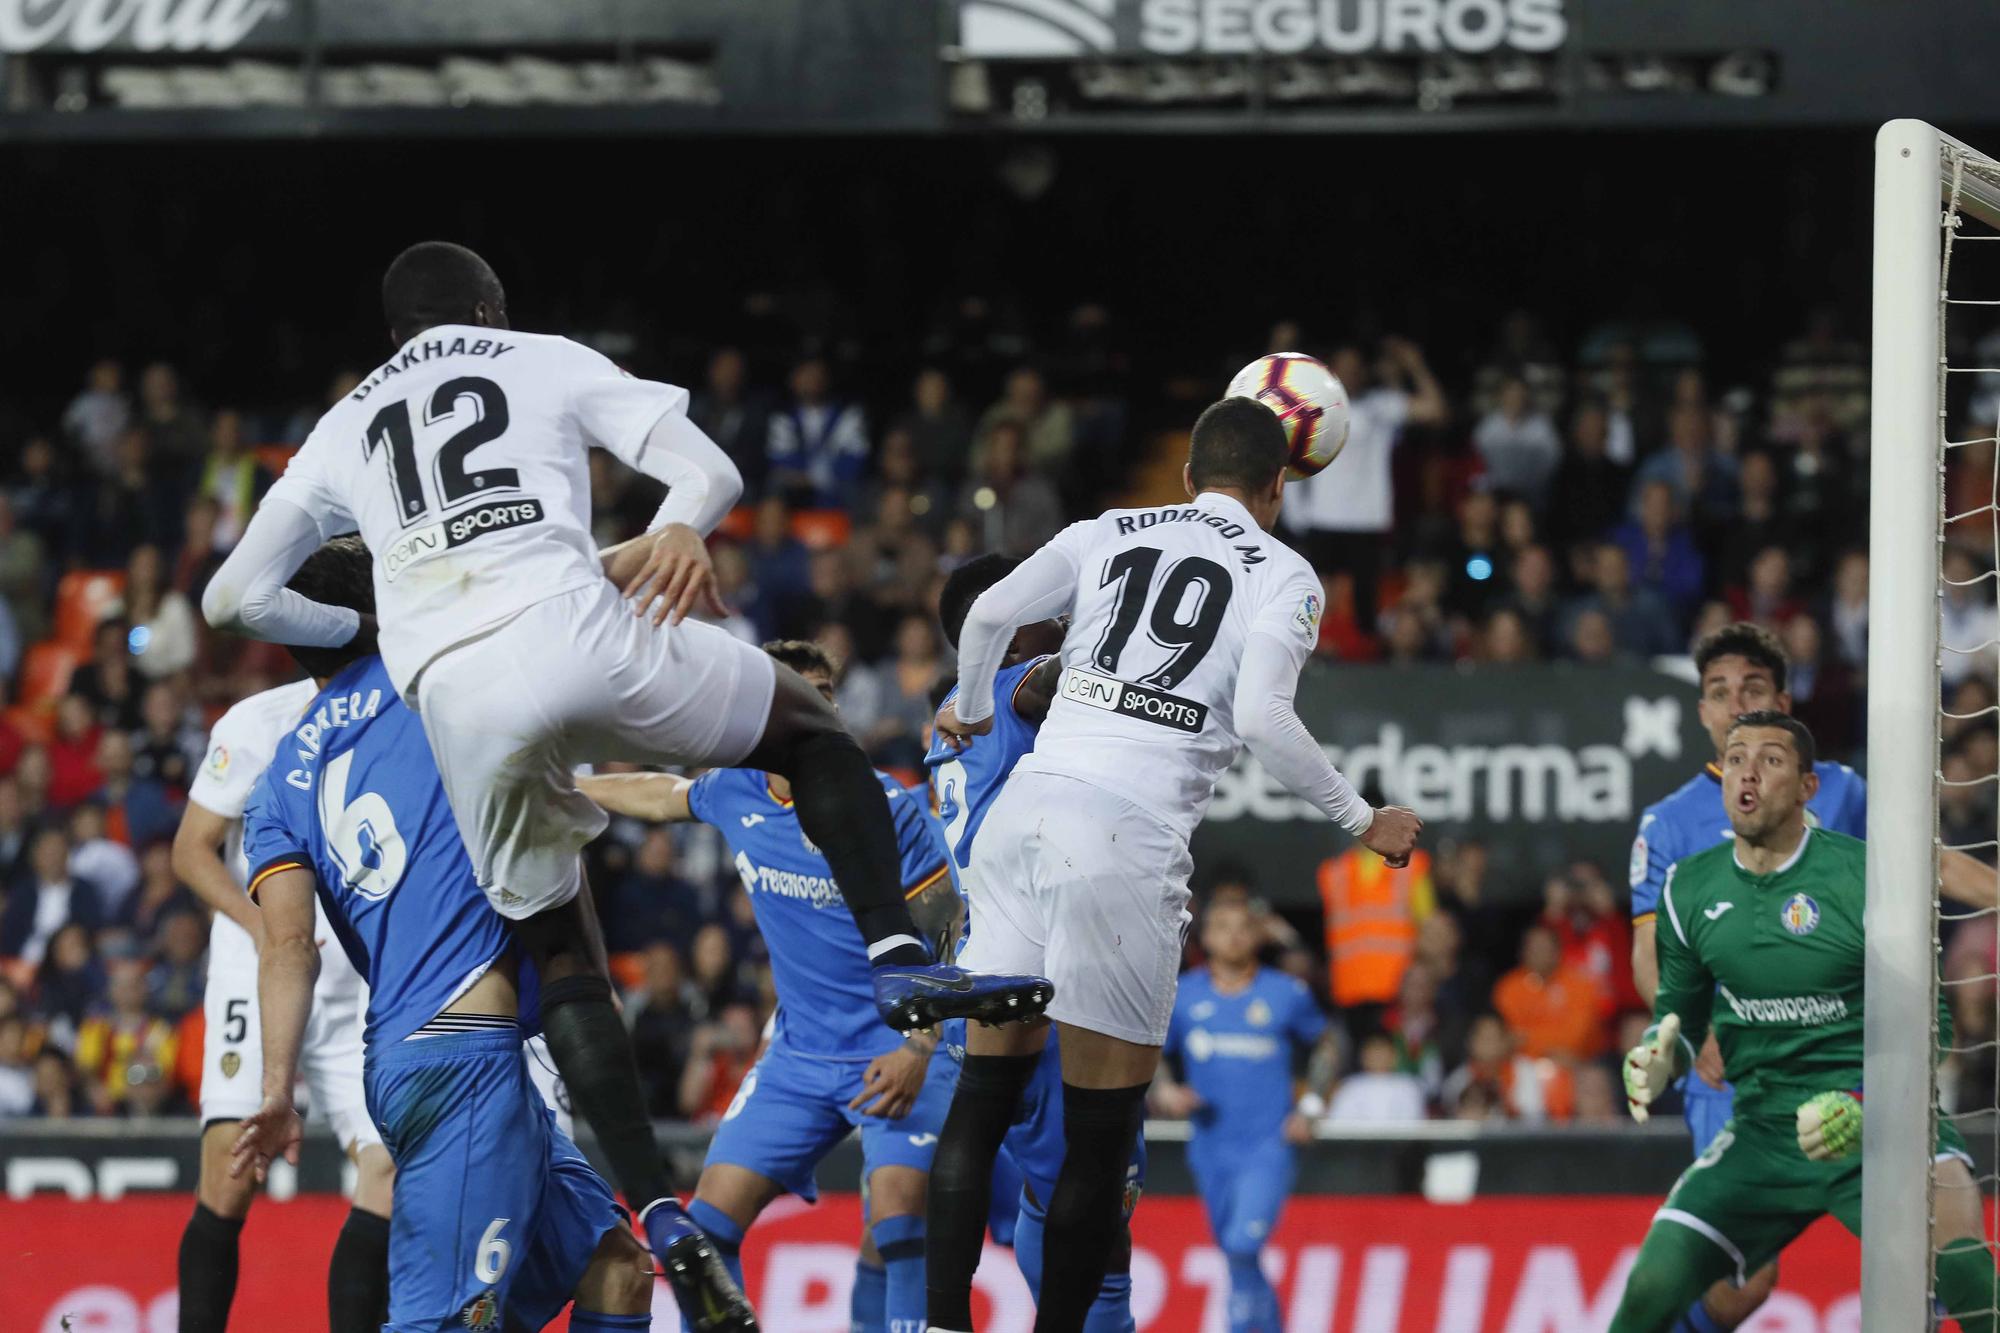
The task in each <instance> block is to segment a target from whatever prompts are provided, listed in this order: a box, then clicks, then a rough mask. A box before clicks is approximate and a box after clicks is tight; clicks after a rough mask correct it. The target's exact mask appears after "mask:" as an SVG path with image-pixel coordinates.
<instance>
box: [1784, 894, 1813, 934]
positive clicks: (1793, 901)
mask: <svg viewBox="0 0 2000 1333" xmlns="http://www.w3.org/2000/svg"><path fill="white" fill-rule="evenodd" d="M1778 924H1780V925H1782V926H1783V927H1784V928H1785V929H1786V930H1787V931H1789V932H1790V933H1792V934H1794V935H1798V936H1801V937H1803V936H1806V935H1810V934H1812V933H1813V932H1814V931H1815V930H1818V929H1819V904H1818V903H1816V902H1814V901H1813V900H1812V899H1811V898H1808V897H1807V896H1806V895H1805V894H1803V893H1795V894H1793V895H1792V896H1791V897H1789V898H1787V899H1785V905H1784V906H1783V907H1780V908H1779V909H1778Z"/></svg>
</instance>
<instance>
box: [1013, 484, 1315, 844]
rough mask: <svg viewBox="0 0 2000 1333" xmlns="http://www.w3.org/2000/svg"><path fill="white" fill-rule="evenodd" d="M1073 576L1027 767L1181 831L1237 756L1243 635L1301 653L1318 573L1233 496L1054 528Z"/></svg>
mask: <svg viewBox="0 0 2000 1333" xmlns="http://www.w3.org/2000/svg"><path fill="white" fill-rule="evenodd" d="M1051 544H1052V545H1059V546H1063V547H1065V548H1067V553H1068V554H1069V556H1070V557H1071V559H1072V560H1073V561H1074V562H1075V564H1076V566H1077V569H1078V574H1077V582H1076V592H1075V600H1074V601H1073V603H1072V607H1071V614H1072V617H1073V618H1072V620H1071V622H1070V627H1069V634H1068V636H1067V637H1066V638H1065V639H1064V640H1063V647H1062V663H1063V674H1062V681H1061V684H1060V685H1059V687H1058V688H1057V690H1056V698H1055V702H1054V703H1053V705H1052V706H1051V707H1050V709H1049V716H1048V720H1047V721H1046V722H1044V723H1043V724H1042V729H1041V733H1040V735H1039V736H1038V737H1037V738H1036V741H1035V748H1034V750H1033V751H1032V752H1030V753H1029V754H1028V755H1027V756H1026V757H1024V758H1023V759H1022V760H1021V763H1020V767H1021V768H1023V769H1026V770H1030V771H1034V772H1041V773H1055V774H1059V775H1062V776H1065V777H1072V778H1077V779H1079V780H1081V781H1085V782H1089V783H1092V784H1095V785H1097V786H1101V787H1105V788H1107V789H1109V790H1111V791H1114V792H1117V793H1118V794H1119V795H1121V796H1123V797H1125V798H1126V799H1127V800H1129V801H1131V802H1132V803H1133V804H1135V805H1139V806H1142V807H1144V808H1145V809H1147V810H1150V811H1152V812H1153V813H1154V814H1155V815H1157V816H1159V817H1160V818H1161V819H1162V820H1164V821H1165V822H1166V823H1167V824H1168V825H1169V826H1171V827H1173V828H1175V829H1178V830H1179V831H1180V833H1181V835H1182V836H1183V837H1186V836H1188V835H1190V834H1192V833H1193V832H1194V829H1195V826H1196V825H1197V824H1199V823H1201V817H1202V814H1203V812H1204V811H1206V810H1207V809H1208V802H1209V799H1210V798H1211V797H1212V796H1213V795H1214V794H1215V781H1216V779H1217V778H1218V777H1220V776H1221V775H1222V772H1223V770H1224V769H1226V768H1228V767H1229V765H1230V764H1231V763H1232V762H1233V761H1234V760H1235V758H1236V753H1237V751H1238V749H1240V748H1241V746H1242V740H1241V738H1240V737H1238V735H1237V733H1236V726H1235V706H1236V677H1237V672H1238V670H1239V669H1240V668H1241V666H1242V664H1243V648H1244V645H1245V644H1246V643H1247V642H1248V641H1249V638H1250V635H1251V633H1252V632H1254V631H1263V632H1266V633H1270V634H1273V635H1278V636H1280V637H1288V638H1290V639H1292V640H1294V641H1296V642H1299V643H1300V644H1302V645H1303V646H1304V647H1306V648H1307V649H1310V647H1311V645H1312V644H1313V643H1314V642H1316V641H1317V639H1318V637H1319V619H1320V611H1321V606H1320V585H1319V577H1318V576H1317V575H1316V574H1314V573H1313V570H1312V566H1311V565H1309V564H1307V563H1306V561H1305V559H1304V557H1302V556H1300V555H1299V554H1298V553H1297V552H1296V551H1293V550H1292V549H1291V548H1290V547H1288V546H1286V545H1284V544H1283V543H1282V542H1280V541H1278V540H1277V538H1275V537H1273V536H1271V535H1270V534H1269V533H1267V532H1265V531H1264V530H1263V529H1262V528H1259V527H1258V526H1257V522H1256V520H1255V519H1253V518H1252V517H1251V516H1250V511H1249V510H1247V509H1245V508H1244V507H1243V506H1242V505H1241V504H1239V503H1237V502H1236V501H1235V500H1233V499H1230V498H1229V497H1228V496H1225V495H1217V494H1215V493H1214V492H1212V491H1205V492H1203V493H1202V494H1201V495H1199V496H1198V497H1196V498H1195V500H1194V501H1193V502H1192V503H1189V504H1179V505H1166V506H1162V507H1159V508H1150V509H1114V510H1111V511H1110V512H1108V513H1106V514H1104V515H1103V516H1101V517H1099V518H1094V519H1086V520H1084V521H1083V522H1081V523H1073V524H1071V525H1070V526H1069V527H1067V528H1065V529H1063V530H1062V531H1061V532H1060V533H1058V534H1057V535H1056V536H1055V538H1054V539H1053V541H1052V543H1051Z"/></svg>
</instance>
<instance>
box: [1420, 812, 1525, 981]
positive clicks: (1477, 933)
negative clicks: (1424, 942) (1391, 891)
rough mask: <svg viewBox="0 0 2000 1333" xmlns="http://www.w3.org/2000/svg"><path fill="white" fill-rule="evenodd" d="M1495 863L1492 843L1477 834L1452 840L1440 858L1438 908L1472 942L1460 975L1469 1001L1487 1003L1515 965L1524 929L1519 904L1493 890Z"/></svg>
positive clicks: (1462, 935)
mask: <svg viewBox="0 0 2000 1333" xmlns="http://www.w3.org/2000/svg"><path fill="white" fill-rule="evenodd" d="M1491 864H1492V862H1491V859H1490V858H1489V856H1488V854H1487V851H1486V844H1485V843H1483V842H1480V841H1479V840H1478V839H1476V838H1461V839H1459V840H1458V842H1456V843H1455V844H1451V845H1450V846H1448V847H1447V848H1446V849H1445V851H1444V853H1443V855H1441V856H1440V857H1439V859H1438V863H1437V874H1436V878H1437V891H1438V907H1439V909H1440V910H1442V911H1446V912H1450V913H1451V914H1452V915H1453V916H1454V917H1456V918H1457V920H1458V937H1459V940H1460V942H1461V945H1463V944H1465V942H1468V941H1469V942H1470V949H1469V950H1467V951H1464V952H1462V954H1461V959H1460V968H1459V976H1460V978H1461V980H1462V982H1463V985H1464V987H1465V989H1464V992H1463V993H1464V996H1465V998H1466V1000H1467V1001H1468V1002H1470V1003H1472V1004H1474V1005H1483V1004H1484V1003H1485V1002H1486V996H1487V995H1488V993H1489V992H1490V991H1491V990H1492V988H1493V980H1494V978H1495V977H1497V976H1499V975H1500V973H1501V972H1502V971H1504V970H1505V969H1506V968H1507V967H1508V966H1510V965H1511V964H1512V962H1513V958H1514V940H1515V939H1516V938H1518V933H1519V932H1518V921H1517V917H1518V912H1517V911H1516V909H1515V908H1513V907H1511V906H1509V905H1508V904H1507V903H1506V902H1504V901H1502V900H1500V899H1499V898H1498V895H1494V894H1492V893H1490V890H1489V886H1488V884H1487V882H1486V881H1487V878H1488V871H1489V869H1490V868H1491ZM1440 975H1441V976H1449V975H1451V974H1450V973H1440Z"/></svg>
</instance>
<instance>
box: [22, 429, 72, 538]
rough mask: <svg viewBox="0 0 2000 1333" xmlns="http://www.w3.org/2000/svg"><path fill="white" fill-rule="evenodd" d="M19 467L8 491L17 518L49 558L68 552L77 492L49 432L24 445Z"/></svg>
mask: <svg viewBox="0 0 2000 1333" xmlns="http://www.w3.org/2000/svg"><path fill="white" fill-rule="evenodd" d="M19 467H20V470H19V471H18V472H16V473H15V474H14V476H13V478H12V479H11V480H10V482H9V484H8V494H7V498H8V500H9V502H10V503H11V504H12V505H13V507H14V516H15V518H16V520H17V521H18V522H19V523H20V525H21V526H22V527H23V528H25V529H27V530H28V531H29V532H32V533H33V534H34V535H35V537H36V538H37V539H38V540H39V541H40V542H41V544H42V551H43V553H44V554H45V555H47V556H48V557H49V558H50V559H52V560H53V559H56V558H57V557H59V556H62V555H66V554H68V552H69V545H70V539H71V537H72V536H73V535H74V534H75V530H76V523H77V517H76V514H77V506H76V496H75V493H74V492H73V491H72V490H71V489H70V485H69V480H68V478H66V477H65V476H63V474H62V468H61V465H60V462H59V461H58V459H57V457H56V451H55V446H54V445H52V444H50V443H49V441H48V437H47V436H44V435H37V436H35V437H34V438H33V439H30V440H29V441H28V443H27V444H26V445H25V446H23V448H22V450H21V458H20V464H19Z"/></svg>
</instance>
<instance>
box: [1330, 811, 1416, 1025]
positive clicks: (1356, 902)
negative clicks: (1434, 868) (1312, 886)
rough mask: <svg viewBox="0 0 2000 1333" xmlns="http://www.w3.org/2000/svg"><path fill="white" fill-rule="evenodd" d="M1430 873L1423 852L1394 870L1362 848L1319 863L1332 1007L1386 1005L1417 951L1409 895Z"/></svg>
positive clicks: (1414, 916) (1397, 988)
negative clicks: (1411, 956)
mask: <svg viewBox="0 0 2000 1333" xmlns="http://www.w3.org/2000/svg"><path fill="white" fill-rule="evenodd" d="M1430 873H1431V858H1430V854H1429V853H1427V852H1422V851H1419V852H1416V853H1415V854H1413V855H1412V856H1411V857H1410V864H1409V865H1407V866H1404V867H1403V868H1402V869H1401V870H1392V869H1390V867H1389V863H1388V862H1386V861H1384V860H1383V859H1382V858H1381V857H1379V856H1377V855H1376V854H1375V853H1373V852H1371V851H1368V850H1367V849H1366V848H1362V847H1356V848H1353V849H1351V850H1349V851H1346V852H1343V853H1341V854H1340V855H1339V856H1336V857H1332V858H1330V859H1328V860H1326V861H1322V862H1321V863H1320V867H1319V899H1320V903H1321V905H1322V906H1323V907H1324V908H1325V909H1326V957H1327V970H1328V974H1329V975H1328V980H1329V981H1330V983H1331V989H1332V991H1333V1002H1334V1003H1335V1004H1338V1005H1341V1006H1343V1007H1344V1006H1347V1005H1355V1004H1389V1003H1391V1002H1393V1001H1394V1000H1395V998H1396V992H1397V991H1398V990H1399V989H1401V987H1402V984H1403V972H1404V969H1406V968H1408V967H1409V965H1410V955H1411V954H1412V953H1413V952H1414V951H1415V949H1416V945H1417V919H1416V914H1415V912H1414V911H1413V910H1412V901H1411V899H1412V892H1413V890H1414V889H1415V887H1416V885H1417V883H1418V882H1419V881H1421V880H1426V879H1428V878H1429V877H1430Z"/></svg>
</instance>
